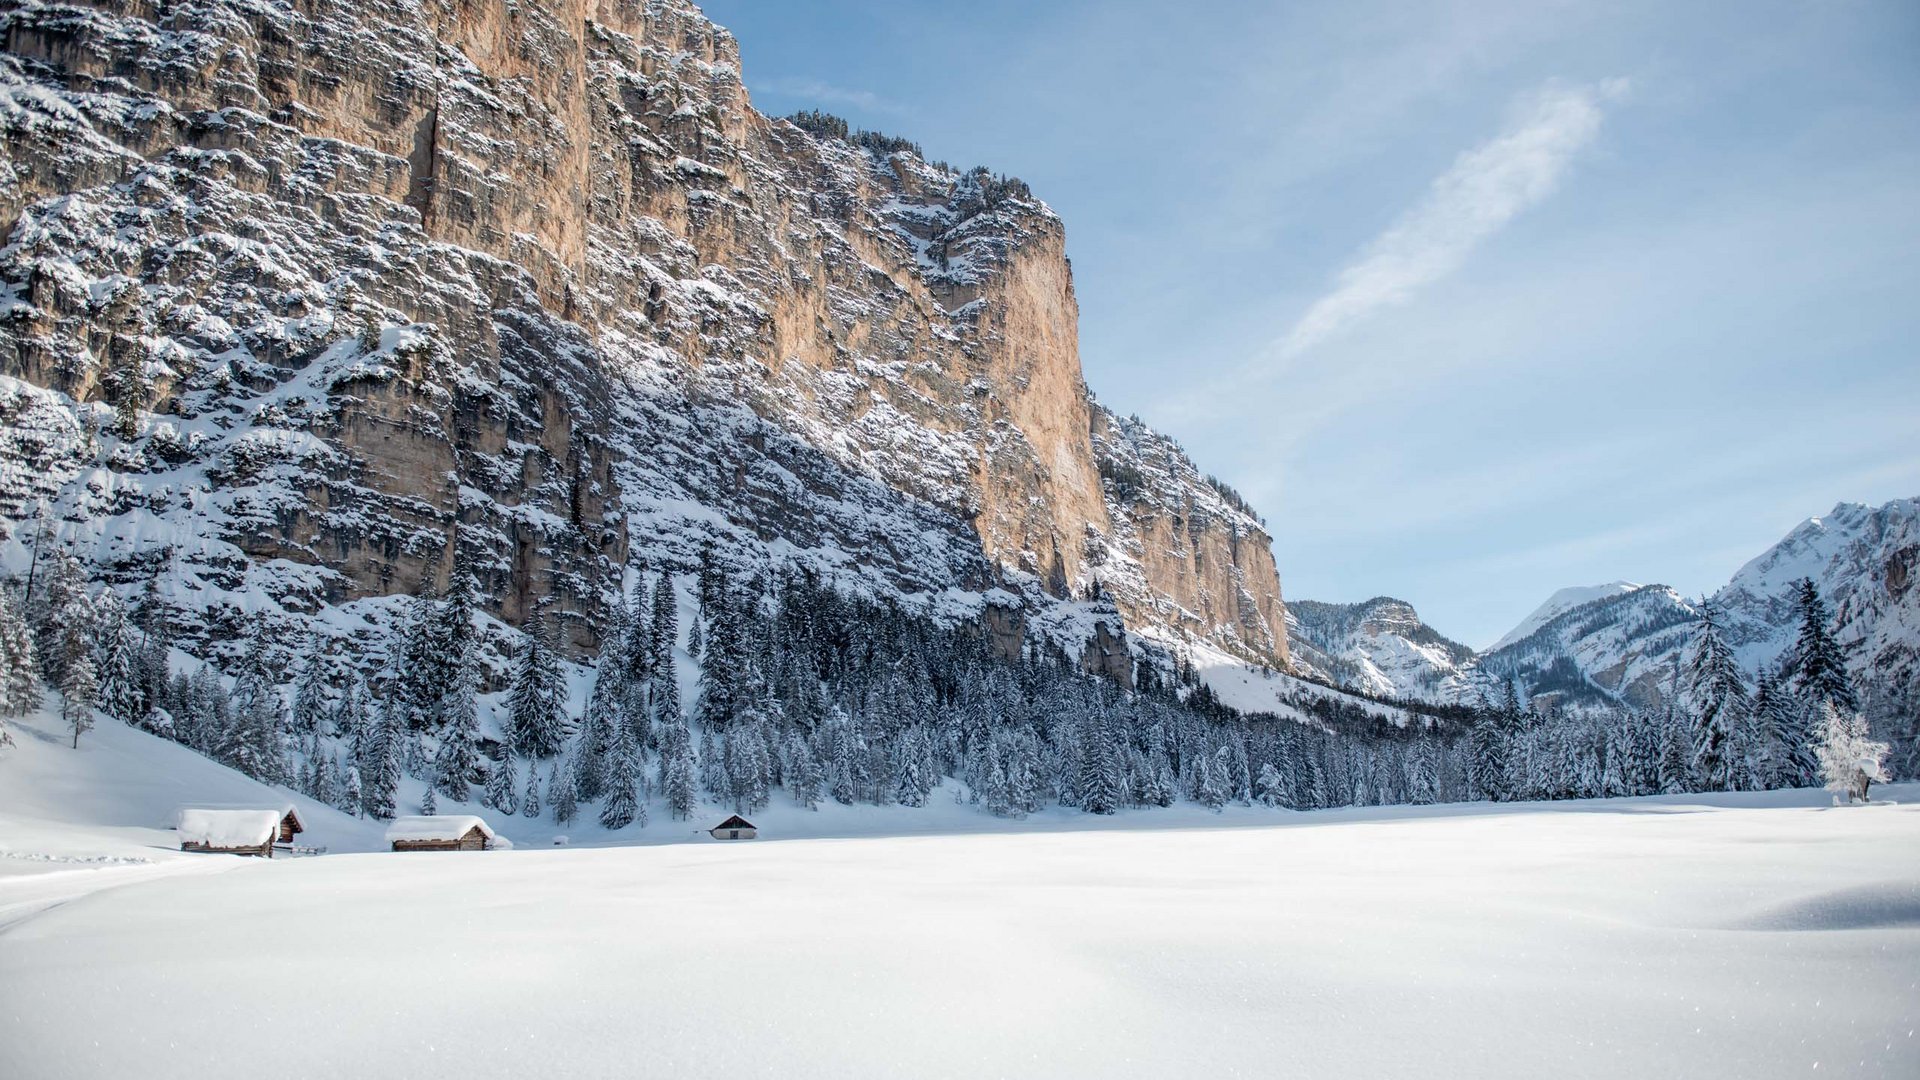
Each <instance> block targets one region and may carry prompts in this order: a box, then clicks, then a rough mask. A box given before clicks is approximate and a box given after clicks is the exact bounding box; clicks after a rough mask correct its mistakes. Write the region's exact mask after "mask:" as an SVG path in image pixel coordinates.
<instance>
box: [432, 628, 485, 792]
mask: <svg viewBox="0 0 1920 1080" xmlns="http://www.w3.org/2000/svg"><path fill="white" fill-rule="evenodd" d="M478 678H479V672H478V671H477V670H476V665H475V664H474V663H473V662H472V661H471V660H469V661H468V662H466V663H463V664H461V665H460V668H459V670H458V672H457V673H456V674H455V677H454V683H453V685H452V686H451V687H450V688H448V690H447V693H446V695H445V696H443V697H442V698H441V699H440V703H439V705H438V707H437V708H436V709H435V714H436V715H437V716H438V717H439V723H438V725H437V726H438V727H439V729H440V750H439V752H438V753H437V754H435V755H434V760H433V775H434V783H435V786H437V787H438V788H439V789H440V793H441V794H443V795H445V796H446V797H447V798H449V799H452V800H454V801H455V802H466V801H467V799H468V798H469V797H470V796H471V794H472V791H471V787H472V784H473V778H474V776H475V775H476V774H478V773H479V771H480V751H479V740H480V718H479V713H478V703H477V700H476V699H477V689H478V688H477V686H476V685H475V684H476V680H477V679H478Z"/></svg>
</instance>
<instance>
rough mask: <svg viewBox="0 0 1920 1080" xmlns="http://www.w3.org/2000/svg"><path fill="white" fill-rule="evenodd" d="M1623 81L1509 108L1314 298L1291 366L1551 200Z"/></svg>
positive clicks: (1284, 342)
mask: <svg viewBox="0 0 1920 1080" xmlns="http://www.w3.org/2000/svg"><path fill="white" fill-rule="evenodd" d="M1625 90H1626V81H1625V80H1624V79H1609V80H1606V81H1605V82H1600V83H1595V84H1592V85H1587V86H1563V85H1559V84H1550V85H1548V86H1547V87H1545V88H1543V89H1541V90H1539V91H1537V92H1535V93H1533V94H1531V95H1529V96H1528V97H1527V98H1526V99H1525V100H1524V101H1522V102H1521V103H1520V104H1519V105H1518V107H1516V108H1515V110H1514V113H1513V119H1512V120H1511V121H1510V122H1509V123H1508V125H1507V128H1506V130H1505V131H1502V132H1501V133H1500V134H1499V135H1497V136H1495V137H1494V138H1493V139H1492V140H1490V141H1488V142H1486V143H1483V144H1482V145H1480V146H1477V147H1475V148H1473V149H1472V150H1469V151H1467V152H1465V153H1463V154H1461V155H1460V156H1459V158H1457V159H1456V160H1455V161H1454V163H1453V166H1452V167H1451V168H1449V169H1448V170H1447V171H1446V172H1445V173H1442V174H1441V175H1440V176H1439V177H1437V178H1436V179H1435V180H1434V181H1433V183H1432V185H1430V186H1429V187H1428V189H1427V193H1426V196H1425V198H1423V199H1422V200H1421V201H1420V203H1419V204H1418V205H1416V206H1415V207H1413V208H1412V209H1411V210H1409V211H1407V212H1406V213H1405V214H1403V215H1401V217H1400V219H1399V220H1398V221H1396V222H1394V224H1393V225H1392V227H1390V228H1389V229H1387V231H1386V232H1384V233H1381V234H1380V235H1379V236H1378V237H1376V238H1375V239H1374V240H1373V242H1371V243H1370V244H1368V245H1367V246H1366V248H1365V249H1364V250H1363V251H1362V252H1361V253H1360V254H1359V256H1358V257H1356V258H1355V259H1354V260H1353V261H1352V262H1351V263H1349V264H1348V265H1347V267H1346V268H1345V269H1343V270H1341V271H1340V275H1339V277H1338V279H1337V281H1336V283H1335V285H1334V288H1333V290H1332V291H1331V292H1328V293H1327V294H1326V295H1325V296H1322V297H1320V298H1319V299H1318V300H1315V301H1314V302H1313V305H1312V306H1311V307H1309V308H1308V309H1307V311H1306V313H1305V314H1304V315H1302V316H1301V317H1300V320H1299V321H1298V322H1296V323H1294V325H1293V327H1292V329H1290V330H1289V331H1288V332H1287V334H1286V336H1285V337H1283V338H1282V339H1281V342H1280V347H1279V359H1280V360H1282V361H1286V360H1289V359H1291V358H1293V357H1296V356H1298V355H1300V354H1301V353H1303V352H1306V351H1307V350H1308V349H1311V348H1313V347H1314V346H1315V345H1318V344H1320V343H1321V342H1323V341H1325V340H1327V339H1328V338H1330V337H1333V336H1335V335H1337V334H1339V333H1341V332H1342V331H1344V330H1346V329H1348V328H1349V327H1351V326H1353V325H1355V324H1357V323H1359V322H1362V321H1364V320H1365V319H1366V318H1367V317H1368V316H1370V315H1372V314H1373V313H1375V312H1377V311H1380V310H1381V309H1383V308H1387V307H1391V306H1393V305H1396V304H1400V303H1404V302H1405V301H1406V300H1407V299H1408V298H1409V297H1411V296H1412V295H1413V294H1414V293H1415V292H1417V291H1418V290H1419V289H1420V288H1422V287H1423V286H1426V285H1429V284H1431V283H1433V282H1435V281H1438V280H1439V279H1441V278H1443V277H1445V276H1446V275H1448V274H1450V273H1452V272H1453V271H1454V270H1455V269H1457V268H1458V267H1459V266H1460V264H1461V263H1462V262H1464V261H1465V260H1466V258H1467V256H1468V255H1469V254H1471V253H1472V251H1473V249H1474V248H1476V247H1478V246H1479V245H1480V244H1481V243H1482V242H1483V241H1485V240H1486V239H1487V238H1488V237H1490V236H1492V235H1493V234H1494V233H1496V232H1499V231H1500V229H1502V228H1503V227H1505V226H1506V224H1507V223H1508V222H1510V221H1512V220H1513V219H1514V218H1515V217H1517V216H1518V215H1519V214H1521V213H1522V212H1524V211H1525V210H1527V209H1528V208H1530V207H1532V206H1534V205H1536V204H1538V203H1539V202H1540V201H1541V200H1543V199H1545V198H1546V197H1547V196H1549V195H1551V194H1553V191H1554V189H1555V188H1556V187H1558V186H1559V184H1560V180H1561V178H1562V177H1563V176H1564V175H1565V174H1566V171H1567V168H1568V166H1569V165H1570V164H1571V163H1572V162H1573V159H1574V158H1575V156H1577V155H1578V154H1579V153H1580V151H1581V150H1582V149H1584V148H1585V147H1586V146H1587V145H1588V144H1589V143H1591V142H1592V141H1593V139H1594V137H1595V136H1596V135H1597V134H1599V131H1600V120H1601V116H1602V112H1603V109H1602V107H1603V106H1604V105H1605V104H1606V103H1607V102H1609V101H1611V100H1613V99H1615V98H1617V97H1619V96H1620V95H1621V94H1622V93H1624V92H1625Z"/></svg>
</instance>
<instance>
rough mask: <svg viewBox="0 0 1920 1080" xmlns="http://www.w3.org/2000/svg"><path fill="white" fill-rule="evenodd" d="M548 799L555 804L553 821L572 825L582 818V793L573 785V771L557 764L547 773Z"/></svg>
mask: <svg viewBox="0 0 1920 1080" xmlns="http://www.w3.org/2000/svg"><path fill="white" fill-rule="evenodd" d="M547 799H548V801H550V802H552V803H553V820H554V821H556V822H559V823H560V824H562V825H571V824H573V822H574V819H575V818H578V817H579V816H580V793H579V789H578V788H576V787H575V786H574V783H573V769H572V768H571V767H568V768H565V769H562V768H561V767H560V763H559V762H555V763H554V765H553V768H552V770H551V771H549V772H548V773H547Z"/></svg>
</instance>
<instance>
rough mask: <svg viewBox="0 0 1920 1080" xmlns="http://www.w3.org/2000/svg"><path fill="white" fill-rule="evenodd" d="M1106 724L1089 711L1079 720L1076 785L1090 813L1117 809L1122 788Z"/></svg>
mask: <svg viewBox="0 0 1920 1080" xmlns="http://www.w3.org/2000/svg"><path fill="white" fill-rule="evenodd" d="M1105 727H1106V725H1104V724H1102V723H1101V722H1100V718H1099V717H1097V716H1095V715H1093V714H1091V713H1089V714H1087V715H1086V716H1084V717H1083V718H1082V719H1081V732H1080V775H1079V779H1078V784H1077V787H1078V791H1079V796H1080V808H1081V809H1082V810H1085V811H1086V812H1087V813H1089V814H1111V813H1113V812H1115V811H1116V810H1119V809H1120V806H1121V793H1122V791H1123V790H1124V786H1123V777H1122V775H1121V771H1120V759H1119V755H1118V754H1117V753H1116V752H1115V749H1114V745H1113V741H1112V739H1110V738H1109V737H1108V734H1107V732H1106V730H1105ZM1222 749H1225V747H1222ZM1222 771H1225V770H1224V769H1223V770H1222Z"/></svg>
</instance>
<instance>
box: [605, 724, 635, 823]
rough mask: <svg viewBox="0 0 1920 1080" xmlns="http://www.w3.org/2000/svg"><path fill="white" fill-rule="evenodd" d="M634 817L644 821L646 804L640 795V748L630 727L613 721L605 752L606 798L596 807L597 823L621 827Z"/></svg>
mask: <svg viewBox="0 0 1920 1080" xmlns="http://www.w3.org/2000/svg"><path fill="white" fill-rule="evenodd" d="M636 820H637V821H639V822H640V823H641V824H642V825H645V824H646V806H645V804H644V803H643V802H642V801H641V798H640V747H639V745H638V744H637V742H636V740H635V739H634V736H633V729H632V728H630V727H628V726H627V725H625V724H616V725H615V726H614V732H613V745H612V747H611V748H609V750H608V752H607V801H606V803H605V804H604V805H602V806H601V808H600V824H601V825H604V826H606V827H607V828H609V829H624V828H626V827H627V826H628V825H631V824H633V822H635V821H636Z"/></svg>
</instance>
